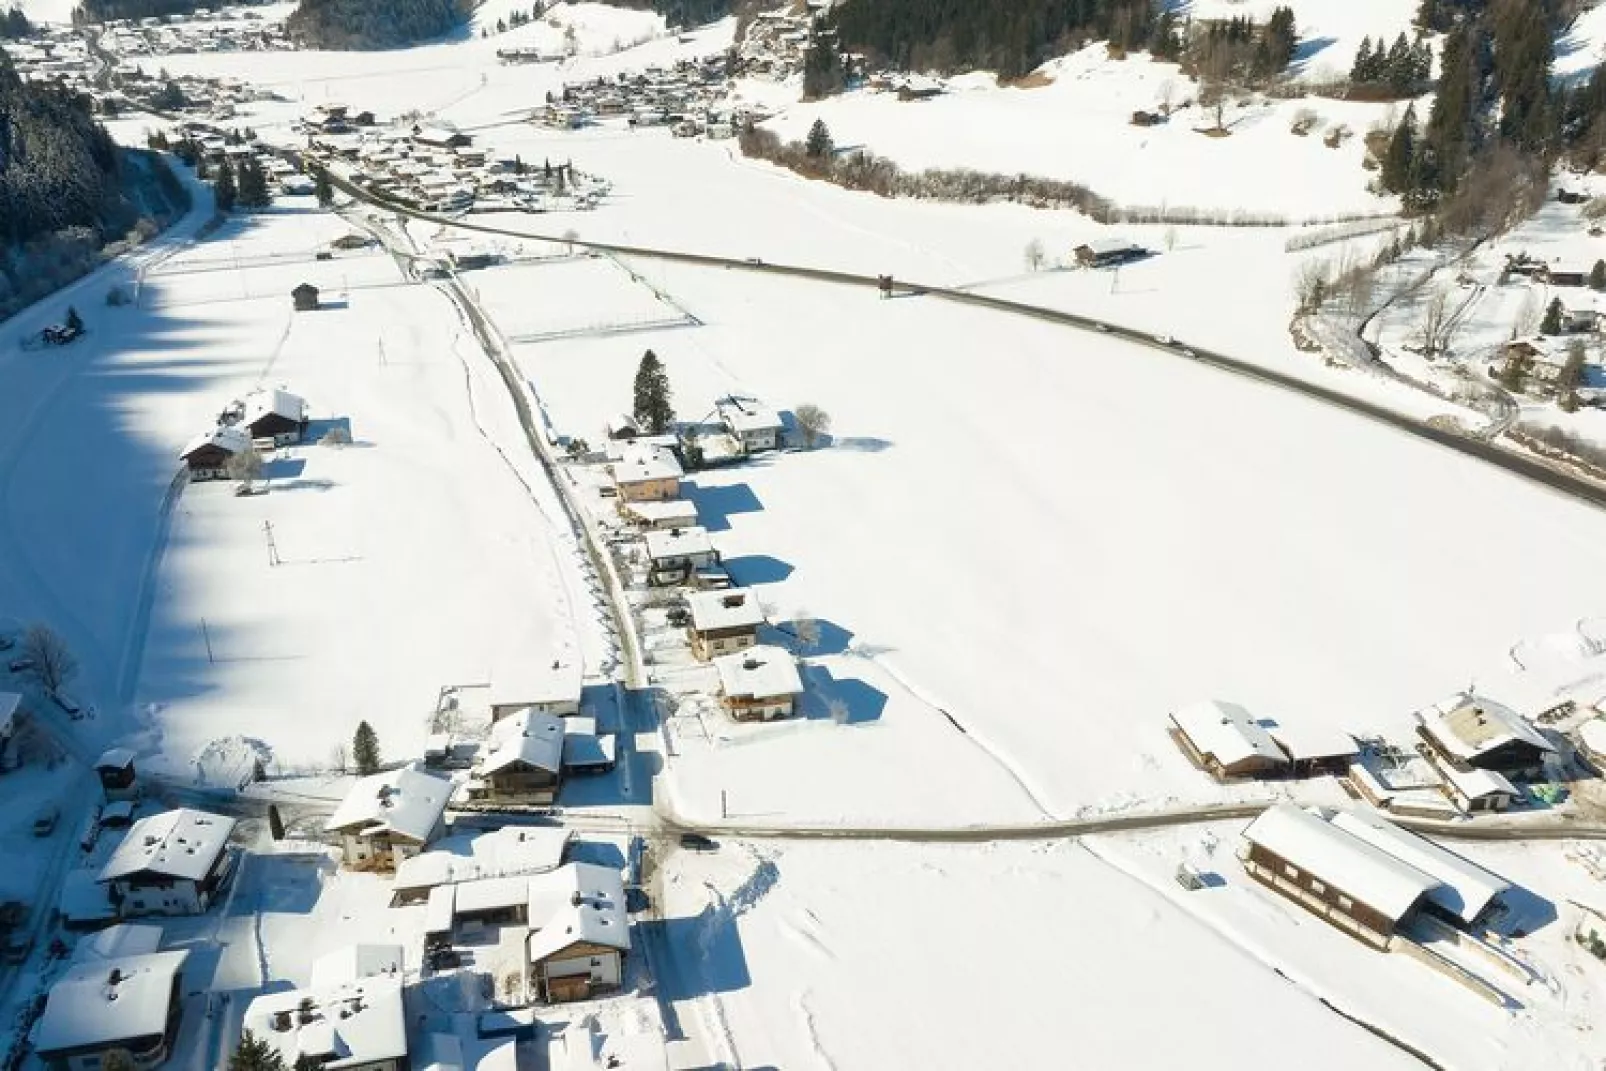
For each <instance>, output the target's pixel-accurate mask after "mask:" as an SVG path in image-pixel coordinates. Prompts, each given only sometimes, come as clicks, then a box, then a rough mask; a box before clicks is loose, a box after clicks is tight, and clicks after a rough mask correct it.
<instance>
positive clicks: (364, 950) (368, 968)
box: [312, 945, 402, 989]
mask: <svg viewBox="0 0 1606 1071" xmlns="http://www.w3.org/2000/svg"><path fill="white" fill-rule="evenodd" d="M401 970H402V946H401V945H347V946H346V947H345V948H337V949H336V950H335V951H333V952H329V953H326V954H324V955H322V956H319V957H318V958H317V959H315V960H313V961H312V988H313V989H333V988H335V987H336V986H342V985H349V984H350V983H352V982H355V981H358V980H360V979H363V978H374V977H377V976H379V975H384V974H388V975H392V976H395V977H400V975H401Z"/></svg>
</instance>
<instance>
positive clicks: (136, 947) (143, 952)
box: [72, 922, 162, 963]
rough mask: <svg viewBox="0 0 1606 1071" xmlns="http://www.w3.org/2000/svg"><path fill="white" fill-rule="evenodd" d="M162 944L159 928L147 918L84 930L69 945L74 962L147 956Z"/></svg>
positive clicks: (160, 929)
mask: <svg viewBox="0 0 1606 1071" xmlns="http://www.w3.org/2000/svg"><path fill="white" fill-rule="evenodd" d="M161 947H162V928H161V927H160V926H157V925H154V924H152V923H148V922H120V923H118V924H117V925H115V926H108V927H106V928H105V929H104V930H101V931H100V932H99V933H92V934H88V935H86V936H84V937H82V938H80V939H79V941H78V943H77V944H76V945H74V946H73V950H72V961H73V962H74V963H91V962H94V961H96V960H108V961H110V960H120V959H125V958H127V957H129V956H148V955H150V954H151V953H153V952H155V951H156V950H157V949H159V948H161Z"/></svg>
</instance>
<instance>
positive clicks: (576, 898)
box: [569, 889, 586, 907]
mask: <svg viewBox="0 0 1606 1071" xmlns="http://www.w3.org/2000/svg"><path fill="white" fill-rule="evenodd" d="M585 902H586V898H585V897H583V896H581V895H580V890H579V889H576V890H574V892H572V893H570V894H569V906H570V907H579V906H580V905H581V904H583V903H585Z"/></svg>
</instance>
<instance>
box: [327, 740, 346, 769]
mask: <svg viewBox="0 0 1606 1071" xmlns="http://www.w3.org/2000/svg"><path fill="white" fill-rule="evenodd" d="M349 762H350V760H349V759H348V758H347V757H346V745H345V744H336V745H335V746H334V747H332V748H330V749H329V765H330V766H331V767H333V768H334V771H335V773H345V772H346V768H347V766H348V765H349Z"/></svg>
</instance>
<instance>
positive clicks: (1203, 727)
mask: <svg viewBox="0 0 1606 1071" xmlns="http://www.w3.org/2000/svg"><path fill="white" fill-rule="evenodd" d="M1171 720H1172V721H1173V722H1175V723H1176V726H1177V728H1179V729H1181V730H1182V731H1183V732H1184V733H1187V734H1188V739H1189V740H1191V741H1193V746H1194V747H1195V748H1197V749H1198V750H1199V752H1200V754H1203V755H1210V756H1213V757H1214V758H1215V760H1216V761H1217V762H1219V763H1221V765H1223V766H1232V765H1234V764H1236V763H1239V762H1242V761H1243V760H1245V759H1248V758H1255V757H1258V758H1262V759H1266V760H1268V761H1270V762H1275V763H1278V764H1282V763H1286V762H1287V761H1288V757H1287V756H1286V755H1284V754H1283V752H1282V749H1281V748H1279V747H1278V746H1277V742H1276V741H1275V740H1273V739H1272V738H1271V734H1270V733H1268V732H1267V731H1266V730H1265V729H1264V728H1263V727H1262V726H1261V725H1260V723H1259V722H1257V721H1255V719H1254V717H1253V716H1252V715H1251V714H1250V713H1249V711H1247V710H1245V709H1244V708H1243V707H1242V706H1239V705H1238V704H1237V703H1226V702H1222V701H1221V700H1218V699H1207V700H1205V701H1204V702H1202V703H1194V704H1191V705H1189V706H1185V707H1183V708H1182V709H1180V710H1177V711H1174V712H1173V713H1172V715H1171Z"/></svg>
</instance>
